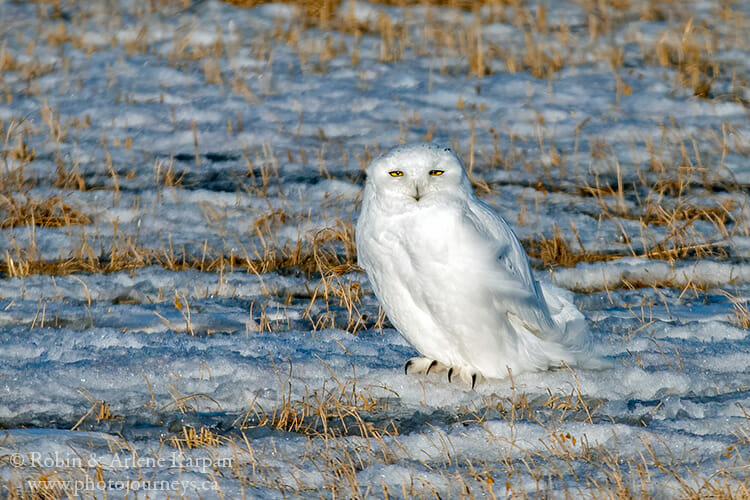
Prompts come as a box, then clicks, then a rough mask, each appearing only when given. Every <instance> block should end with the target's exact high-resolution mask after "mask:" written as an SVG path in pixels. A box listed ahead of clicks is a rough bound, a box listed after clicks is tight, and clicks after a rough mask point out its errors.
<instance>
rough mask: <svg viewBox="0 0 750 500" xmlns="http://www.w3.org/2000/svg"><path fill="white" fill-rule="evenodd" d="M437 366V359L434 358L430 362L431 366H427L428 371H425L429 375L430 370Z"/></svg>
mask: <svg viewBox="0 0 750 500" xmlns="http://www.w3.org/2000/svg"><path fill="white" fill-rule="evenodd" d="M436 366H437V359H434V360H432V363H430V366H428V367H427V371H426V372H424V373H425V375H429V374H430V370H432V369H433V368H435V367H436Z"/></svg>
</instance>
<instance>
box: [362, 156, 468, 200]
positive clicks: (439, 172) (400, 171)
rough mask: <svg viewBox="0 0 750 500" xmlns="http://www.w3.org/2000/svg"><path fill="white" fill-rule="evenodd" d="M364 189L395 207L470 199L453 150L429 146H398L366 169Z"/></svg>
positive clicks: (465, 177) (466, 180) (466, 183)
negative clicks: (455, 198) (444, 198)
mask: <svg viewBox="0 0 750 500" xmlns="http://www.w3.org/2000/svg"><path fill="white" fill-rule="evenodd" d="M367 188H368V189H370V190H372V192H373V194H374V195H375V196H376V197H378V198H380V199H387V200H388V201H389V202H391V203H398V204H399V205H400V204H409V205H411V204H415V203H416V204H419V203H422V204H424V203H427V202H429V201H430V200H436V199H437V198H440V197H441V196H456V195H458V196H467V195H468V196H474V191H473V190H472V188H471V182H470V181H469V177H468V176H467V175H466V172H465V171H464V168H463V165H461V160H459V159H458V157H457V156H456V154H455V153H454V152H453V150H452V149H450V148H446V147H442V146H438V145H437V144H430V143H424V144H407V145H405V146H399V147H396V148H394V149H392V150H391V151H389V152H388V153H386V154H384V155H382V156H380V157H379V158H377V159H375V161H373V162H372V163H371V164H370V166H369V167H368V169H367Z"/></svg>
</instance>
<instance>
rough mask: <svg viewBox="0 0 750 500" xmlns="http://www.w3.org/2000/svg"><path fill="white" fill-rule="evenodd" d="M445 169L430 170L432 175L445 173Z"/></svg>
mask: <svg viewBox="0 0 750 500" xmlns="http://www.w3.org/2000/svg"><path fill="white" fill-rule="evenodd" d="M443 172H445V170H430V175H443Z"/></svg>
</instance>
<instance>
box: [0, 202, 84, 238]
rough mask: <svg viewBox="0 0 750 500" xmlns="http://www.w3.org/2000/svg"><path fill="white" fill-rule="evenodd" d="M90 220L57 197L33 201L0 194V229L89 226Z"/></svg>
mask: <svg viewBox="0 0 750 500" xmlns="http://www.w3.org/2000/svg"><path fill="white" fill-rule="evenodd" d="M90 223H91V218H90V217H89V216H88V215H86V214H84V213H82V212H79V211H76V210H74V209H73V208H72V207H71V206H70V205H68V204H67V203H64V202H63V201H62V198H61V197H59V196H53V197H51V198H46V199H42V200H35V199H33V198H30V197H28V196H25V195H21V196H5V195H3V194H0V229H8V228H11V229H12V228H14V227H23V226H28V225H35V226H40V227H67V226H73V225H85V224H90Z"/></svg>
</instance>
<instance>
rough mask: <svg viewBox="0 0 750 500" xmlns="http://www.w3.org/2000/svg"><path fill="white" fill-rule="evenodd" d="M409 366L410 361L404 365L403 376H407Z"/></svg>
mask: <svg viewBox="0 0 750 500" xmlns="http://www.w3.org/2000/svg"><path fill="white" fill-rule="evenodd" d="M410 366H411V360H409V361H407V362H406V364H405V365H404V375H409V367H410Z"/></svg>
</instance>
